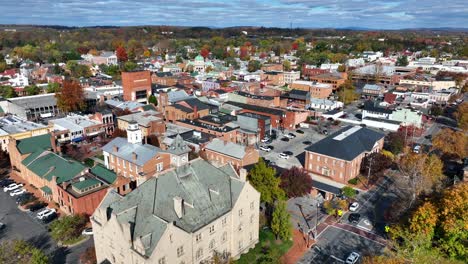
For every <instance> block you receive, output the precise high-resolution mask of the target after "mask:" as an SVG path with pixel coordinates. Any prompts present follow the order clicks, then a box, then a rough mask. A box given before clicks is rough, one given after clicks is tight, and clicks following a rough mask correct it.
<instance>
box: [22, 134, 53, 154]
mask: <svg viewBox="0 0 468 264" xmlns="http://www.w3.org/2000/svg"><path fill="white" fill-rule="evenodd" d="M16 147H17V148H18V150H19V152H20V153H21V154H26V153H32V152H35V151H38V150H46V149H51V148H52V145H51V142H50V134H44V135H40V136H35V137H30V138H25V139H21V140H18V141H16Z"/></svg>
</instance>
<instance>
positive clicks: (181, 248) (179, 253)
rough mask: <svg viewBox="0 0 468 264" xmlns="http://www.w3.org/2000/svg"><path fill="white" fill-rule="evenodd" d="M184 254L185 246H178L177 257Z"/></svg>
mask: <svg viewBox="0 0 468 264" xmlns="http://www.w3.org/2000/svg"><path fill="white" fill-rule="evenodd" d="M182 255H184V246H180V247H178V248H177V257H180V256H182Z"/></svg>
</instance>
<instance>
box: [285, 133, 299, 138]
mask: <svg viewBox="0 0 468 264" xmlns="http://www.w3.org/2000/svg"><path fill="white" fill-rule="evenodd" d="M284 136H285V137H287V138H290V139H293V138H295V137H296V135H294V134H293V133H289V134H285V135H284Z"/></svg>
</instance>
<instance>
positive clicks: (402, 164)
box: [395, 150, 443, 207]
mask: <svg viewBox="0 0 468 264" xmlns="http://www.w3.org/2000/svg"><path fill="white" fill-rule="evenodd" d="M398 167H399V169H400V173H401V175H398V176H397V177H396V178H395V180H396V181H397V182H399V184H400V185H399V186H400V190H401V192H402V194H405V193H406V194H407V196H408V199H409V203H408V207H411V206H412V204H413V202H414V201H415V200H416V198H417V197H418V196H419V195H420V194H421V193H423V192H429V191H430V190H431V189H432V188H433V187H435V186H436V185H437V184H439V183H440V182H441V180H442V177H443V173H442V167H443V164H442V161H441V160H440V159H439V158H438V157H437V156H436V155H428V154H416V153H413V152H412V151H409V150H408V151H407V153H405V154H404V155H403V156H402V157H401V158H400V160H399V162H398Z"/></svg>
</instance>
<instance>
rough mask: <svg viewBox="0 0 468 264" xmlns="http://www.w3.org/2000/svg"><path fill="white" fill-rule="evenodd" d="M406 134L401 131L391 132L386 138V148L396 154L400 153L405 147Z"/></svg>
mask: <svg viewBox="0 0 468 264" xmlns="http://www.w3.org/2000/svg"><path fill="white" fill-rule="evenodd" d="M405 144H406V142H405V135H404V134H403V133H402V132H400V131H397V132H390V133H388V135H387V136H386V138H385V149H387V150H388V151H390V152H391V153H393V154H394V155H397V154H399V153H400V152H402V151H403V149H404V147H405Z"/></svg>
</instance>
